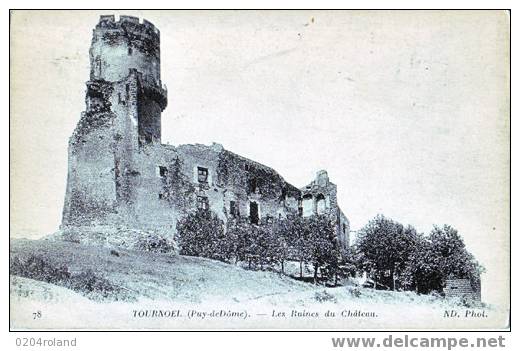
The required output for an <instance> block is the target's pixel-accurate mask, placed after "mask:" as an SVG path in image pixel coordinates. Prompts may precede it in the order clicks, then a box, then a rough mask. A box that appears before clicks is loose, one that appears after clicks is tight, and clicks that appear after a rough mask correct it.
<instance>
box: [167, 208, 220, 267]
mask: <svg viewBox="0 0 520 351" xmlns="http://www.w3.org/2000/svg"><path fill="white" fill-rule="evenodd" d="M177 235H178V239H179V246H180V253H181V255H188V256H200V257H207V258H212V259H216V260H220V261H229V259H230V257H229V252H228V251H229V250H228V248H227V243H228V241H227V240H225V239H226V237H225V234H224V223H223V221H222V220H220V219H219V218H218V217H217V216H216V215H215V214H214V213H212V212H211V211H208V210H198V211H197V212H193V213H190V214H189V215H187V216H186V217H184V218H182V219H181V220H180V221H179V222H178V223H177Z"/></svg>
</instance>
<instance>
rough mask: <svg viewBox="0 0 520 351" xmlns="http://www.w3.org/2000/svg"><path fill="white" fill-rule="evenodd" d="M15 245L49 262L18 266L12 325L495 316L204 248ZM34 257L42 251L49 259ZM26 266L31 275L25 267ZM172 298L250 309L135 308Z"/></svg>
mask: <svg viewBox="0 0 520 351" xmlns="http://www.w3.org/2000/svg"><path fill="white" fill-rule="evenodd" d="M10 254H11V255H10V261H11V263H13V261H18V262H22V263H24V262H28V260H29V261H30V260H31V257H32V261H31V262H33V263H31V264H32V266H31V267H30V268H31V269H37V270H38V269H39V270H40V271H42V270H43V271H44V273H43V274H41V275H36V276H29V277H28V276H27V275H26V274H15V275H12V276H11V307H12V319H11V322H12V325H13V327H42V325H43V326H46V327H48V326H51V327H63V328H71V327H102V328H118V327H126V328H128V327H136V328H141V327H147V328H190V327H197V328H215V327H218V328H221V327H241V328H247V327H249V328H258V327H277V328H306V327H309V328H316V327H320V328H343V329H345V328H348V327H351V328H361V327H365V328H367V327H370V328H373V327H374V325H375V327H385V326H386V327H387V328H397V327H398V326H401V327H408V328H420V327H423V328H424V327H429V326H431V325H432V323H439V324H442V323H447V322H449V323H452V324H454V325H456V326H458V327H459V328H469V327H472V325H473V324H472V323H469V322H475V323H477V322H478V323H483V322H486V323H487V322H491V319H487V320H475V321H470V320H450V321H446V319H445V318H443V313H444V311H445V310H446V309H457V310H459V311H460V312H461V313H463V312H464V307H462V306H457V305H456V304H455V303H454V302H453V301H446V300H444V299H442V298H439V297H433V296H420V295H416V294H414V293H410V292H407V293H402V292H401V293H400V292H385V291H375V290H372V289H363V288H360V287H357V286H354V285H349V286H343V287H336V288H326V287H323V286H315V285H313V284H308V283H303V282H299V281H296V280H294V279H292V278H290V277H287V276H283V275H280V274H278V273H272V272H262V271H248V270H244V269H242V268H239V267H236V266H233V265H229V264H225V263H221V262H216V261H212V260H208V259H204V258H197V257H186V256H180V255H170V254H160V253H149V252H140V251H131V250H124V249H117V251H112V250H111V249H108V248H103V247H99V246H88V245H84V244H78V243H71V242H64V241H51V240H37V241H33V240H12V241H11V248H10ZM34 257H39V258H42V260H43V261H44V262H45V263H44V265H43V266H42V263H41V261H39V260H38V259H34ZM38 265H40V266H38ZM42 267H43V268H42ZM49 267H51V268H49ZM53 269H54V270H53ZM64 270H65V271H66V272H67V273H66V274H64V275H63V277H62V278H63V279H61V280H60V281H51V280H49V279H47V278H45V276H46V274H48V273H49V272H51V273H52V274H55V272H63V271H64ZM86 272H87V273H86ZM23 275H25V277H21V276H23ZM42 280H43V281H42ZM103 289H105V290H107V291H108V294H104V293H100V292H106V291H104V290H103ZM172 308H179V309H182V310H183V311H188V310H190V309H197V310H214V309H226V310H239V311H247V314H248V315H249V316H248V318H246V319H245V320H240V323H239V324H238V325H237V320H235V319H233V318H231V319H204V320H202V319H200V320H197V319H196V318H195V319H188V318H181V319H168V320H165V319H139V318H135V316H133V315H132V313H133V311H135V310H136V309H172ZM42 309H43V310H44V313H45V316H46V317H47V319H46V320H33V319H31V318H30V317H31V314H32V313H33V312H34V311H35V310H42ZM273 310H275V311H277V312H278V311H285V312H286V313H288V314H290V313H292V311H293V310H296V311H300V312H304V311H307V312H309V311H311V312H318V313H319V314H320V318H317V319H316V318H310V319H309V318H282V319H276V318H272V317H271V316H272V313H273ZM327 310H331V311H337V312H341V311H345V310H351V311H364V312H372V313H374V316H373V317H369V318H346V319H345V318H329V319H323V318H322V316H323V315H324V313H325V312H326V311H327ZM498 312H499V311H496V315H493V316H494V318H493V320H492V321H493V322H494V323H495V324H496V323H497V318H498V321H500V323H501V324H500V325H502V324H503V323H504V321H505V318H506V317H507V314H503V313H502V312H503V311H502V312H500V314H498ZM493 313H495V312H493ZM64 316H66V318H65V319H64ZM396 316H399V317H398V318H396ZM185 317H186V316H185ZM201 323H202V324H201ZM479 325H480V324H479ZM473 327H475V326H473Z"/></svg>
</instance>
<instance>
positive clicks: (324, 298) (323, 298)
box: [314, 290, 337, 303]
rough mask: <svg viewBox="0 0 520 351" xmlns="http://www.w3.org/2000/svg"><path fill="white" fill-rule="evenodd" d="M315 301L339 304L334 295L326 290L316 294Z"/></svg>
mask: <svg viewBox="0 0 520 351" xmlns="http://www.w3.org/2000/svg"><path fill="white" fill-rule="evenodd" d="M314 299H315V300H316V301H318V302H334V303H336V302H337V299H336V297H335V296H334V295H332V294H330V293H328V292H327V291H326V290H323V291H321V292H320V291H317V292H316V293H315V294H314Z"/></svg>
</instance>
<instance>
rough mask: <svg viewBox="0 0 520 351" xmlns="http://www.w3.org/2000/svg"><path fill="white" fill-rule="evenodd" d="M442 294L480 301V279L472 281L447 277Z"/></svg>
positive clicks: (448, 296)
mask: <svg viewBox="0 0 520 351" xmlns="http://www.w3.org/2000/svg"><path fill="white" fill-rule="evenodd" d="M444 296H445V297H447V298H466V299H470V300H474V301H480V300H481V295H480V280H477V281H475V282H472V281H471V280H470V279H459V278H448V279H447V280H446V287H445V288H444Z"/></svg>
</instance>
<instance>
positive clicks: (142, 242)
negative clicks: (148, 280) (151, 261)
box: [110, 233, 176, 256]
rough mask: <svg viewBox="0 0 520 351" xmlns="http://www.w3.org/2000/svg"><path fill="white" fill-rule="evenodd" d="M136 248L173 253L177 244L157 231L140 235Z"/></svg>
mask: <svg viewBox="0 0 520 351" xmlns="http://www.w3.org/2000/svg"><path fill="white" fill-rule="evenodd" d="M136 249H137V250H141V251H148V252H158V253H171V252H175V250H176V248H175V244H174V243H173V242H171V241H170V240H168V239H166V238H164V237H162V236H160V235H159V234H155V233H154V234H148V235H146V236H141V237H139V239H138V240H137V243H136ZM112 251H114V250H112ZM110 253H112V252H110ZM112 254H113V253H112ZM117 256H119V255H117Z"/></svg>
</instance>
